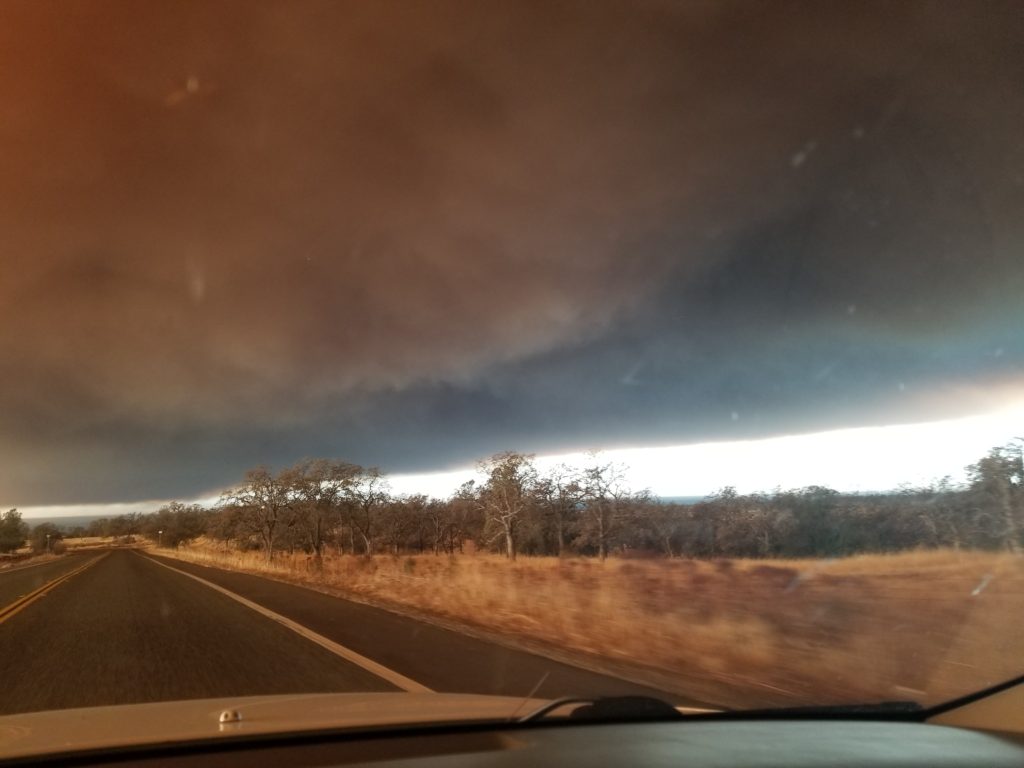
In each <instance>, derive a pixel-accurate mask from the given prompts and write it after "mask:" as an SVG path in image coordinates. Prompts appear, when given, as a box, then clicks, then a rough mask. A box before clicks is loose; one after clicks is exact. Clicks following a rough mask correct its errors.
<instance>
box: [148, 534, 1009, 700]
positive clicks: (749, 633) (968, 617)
mask: <svg viewBox="0 0 1024 768" xmlns="http://www.w3.org/2000/svg"><path fill="white" fill-rule="evenodd" d="M162 553H166V554H170V555H174V556H176V557H179V558H181V559H183V560H188V561H192V562H197V563H202V564H207V565H217V566H220V567H227V568H232V569H238V570H246V571H251V572H258V573H264V574H267V575H271V576H273V577H276V578H280V579H284V580H288V581H293V582H300V583H305V584H308V585H310V586H313V587H315V588H318V589H322V590H326V591H329V592H335V593H339V594H345V595H349V596H353V597H356V598H357V599H364V600H369V601H371V602H376V603H378V604H385V605H387V606H390V607H392V608H395V609H397V610H401V611H407V612H411V613H415V614H419V615H426V616H430V617H435V618H436V619H440V620H442V621H446V622H454V623H457V624H461V625H463V626H466V627H469V628H471V629H472V630H473V631H482V632H485V633H494V634H499V635H501V636H502V637H504V638H506V640H512V641H513V642H515V643H516V644H525V645H526V646H527V647H532V648H535V649H537V648H540V649H547V650H548V651H550V652H552V653H554V654H555V655H556V656H561V657H562V658H565V657H566V656H567V655H569V656H572V657H573V658H575V659H578V660H580V661H582V662H583V663H585V664H587V665H589V666H593V667H595V668H598V669H601V668H604V669H608V670H610V671H615V672H618V673H619V674H622V675H626V676H629V677H631V678H633V679H635V680H638V681H641V682H648V683H651V684H654V685H658V686H660V687H662V688H663V689H671V690H675V691H678V692H680V693H683V694H689V695H692V696H695V697H698V698H701V699H703V700H706V701H709V702H713V703H715V704H718V705H721V706H734V707H751V706H771V705H780V704H798V703H811V702H814V703H839V702H854V701H880V700H906V699H914V700H917V701H921V702H922V703H936V702H939V701H943V700H946V699H949V698H952V697H955V696H958V695H962V694H964V693H967V692H969V691H972V690H976V689H979V688H982V687H985V686H987V685H991V684H994V683H996V682H999V681H1001V680H1004V679H1007V678H1010V677H1013V676H1016V675H1019V674H1021V672H1022V671H1024V669H1022V668H1024V633H1022V632H1020V631H1019V624H1020V617H1021V616H1022V615H1024V559H1022V558H1021V557H1018V556H1013V555H1010V554H998V553H981V552H955V551H921V552H909V553H903V554H895V555H862V556H857V557H850V558H845V559H837V560H822V561H815V560H762V561H758V560H718V561H694V560H625V559H609V560H608V561H606V562H603V563H602V562H600V561H597V560H591V559H582V558H579V559H578V558H572V559H561V560H560V559H558V558H531V557H523V558H520V559H519V560H518V561H517V562H514V563H510V562H508V561H506V560H505V559H503V558H501V557H499V556H494V555H461V556H456V557H452V558H449V557H446V556H441V557H435V556H432V555H418V556H412V557H406V556H401V557H392V556H376V557H374V558H372V559H368V558H363V557H351V556H344V557H328V558H326V559H325V562H324V567H323V571H322V572H318V571H317V570H316V569H315V568H313V564H312V562H311V560H310V559H309V558H308V557H306V556H305V555H292V556H289V555H287V554H283V555H281V556H279V557H278V558H276V559H275V562H274V563H273V564H268V563H267V562H266V561H265V559H264V558H263V556H262V555H260V554H259V553H240V552H234V551H227V550H224V549H218V548H217V547H215V546H212V545H207V544H204V543H202V542H200V543H198V544H195V545H193V546H191V547H188V548H182V549H180V550H178V551H176V552H174V551H171V550H162Z"/></svg>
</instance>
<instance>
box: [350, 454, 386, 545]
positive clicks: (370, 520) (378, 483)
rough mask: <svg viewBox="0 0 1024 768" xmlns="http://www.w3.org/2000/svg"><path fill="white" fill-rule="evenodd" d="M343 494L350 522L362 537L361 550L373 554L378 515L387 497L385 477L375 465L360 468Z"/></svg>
mask: <svg viewBox="0 0 1024 768" xmlns="http://www.w3.org/2000/svg"><path fill="white" fill-rule="evenodd" d="M343 495H344V497H345V499H346V500H347V501H348V504H349V508H350V509H349V513H350V524H351V525H352V529H353V531H358V532H359V535H360V536H361V537H362V539H363V552H364V554H366V556H367V557H369V556H370V555H372V554H373V545H374V537H375V536H376V534H377V526H378V522H379V521H378V517H379V515H380V511H381V509H382V507H383V506H384V504H386V503H387V501H388V498H389V493H388V483H387V478H386V477H385V476H384V473H383V472H381V471H380V470H379V469H377V468H376V467H370V468H369V469H361V470H360V471H359V473H358V474H357V475H356V476H355V477H354V478H353V480H352V482H351V483H349V484H348V485H346V486H345V488H344V489H343Z"/></svg>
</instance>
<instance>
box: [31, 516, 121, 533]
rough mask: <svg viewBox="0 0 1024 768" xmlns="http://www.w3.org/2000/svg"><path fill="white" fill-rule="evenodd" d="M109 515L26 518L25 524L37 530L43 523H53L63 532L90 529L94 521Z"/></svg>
mask: <svg viewBox="0 0 1024 768" xmlns="http://www.w3.org/2000/svg"><path fill="white" fill-rule="evenodd" d="M101 517H107V515H74V516H72V517H26V518H24V520H25V522H26V523H28V525H30V526H31V527H33V528H35V527H36V526H37V525H40V524H42V523H53V524H54V525H55V526H57V527H58V528H59V529H60V530H62V531H70V530H71V529H72V528H78V527H79V526H81V527H82V528H86V527H88V525H89V523H91V522H92V521H93V520H99V519H100V518H101Z"/></svg>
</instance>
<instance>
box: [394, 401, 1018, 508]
mask: <svg viewBox="0 0 1024 768" xmlns="http://www.w3.org/2000/svg"><path fill="white" fill-rule="evenodd" d="M1022 434H1024V404H1019V405H1015V406H1013V407H1010V408H1006V409H1001V410H999V411H996V412H993V413H989V414H984V415H979V416H968V417H964V418H958V419H946V420H942V421H932V422H923V423H917V424H905V425H894V426H884V427H855V428H849V429H837V430H829V431H826V432H814V433H810V434H803V435H789V436H782V437H768V438H761V439H757V440H737V441H730V442H709V443H695V444H691V445H678V446H666V447H659V448H617V449H611V450H605V451H601V452H600V461H602V462H608V461H612V462H617V463H621V464H624V465H625V467H626V482H627V484H628V485H629V486H630V487H632V488H634V489H636V490H640V489H643V488H646V489H648V490H650V491H651V493H653V494H654V495H656V496H662V497H671V496H707V495H709V494H711V493H714V492H715V491H717V490H719V489H721V488H724V487H725V486H729V485H731V486H733V487H735V488H736V490H737V491H738V492H739V493H757V492H762V491H771V490H773V489H775V488H784V489H786V488H803V487H806V486H809V485H823V486H826V487H829V488H834V489H836V490H838V491H841V492H844V493H864V492H872V491H890V490H895V489H897V488H899V487H900V486H901V485H905V484H909V485H912V486H919V485H927V484H930V483H932V482H934V481H936V480H940V479H942V478H943V477H946V476H949V477H950V478H951V479H952V480H953V482H963V481H964V480H966V477H967V473H966V467H967V465H968V464H973V463H974V462H976V461H977V460H978V459H980V458H981V457H982V456H983V455H984V454H985V453H986V452H987V451H988V450H989V449H990V448H993V447H995V446H997V445H1003V444H1005V443H1007V442H1009V441H1010V440H1012V439H1013V438H1015V437H1017V436H1019V435H1022ZM590 461H591V459H590V458H589V456H588V454H587V453H585V452H575V453H566V454H559V455H553V456H538V457H537V461H536V463H537V467H538V468H539V469H540V470H542V471H545V470H549V469H551V468H553V467H555V466H557V465H558V464H563V463H564V464H568V465H570V466H585V465H586V464H587V463H589V462H590ZM472 479H479V475H478V474H477V472H476V470H475V469H469V468H467V469H462V470H455V471H452V472H435V473H422V474H407V475H395V476H393V477H391V478H390V481H391V487H392V490H394V491H395V492H397V493H426V494H427V495H432V496H439V497H443V496H447V495H448V494H450V493H451V492H452V491H454V490H455V489H456V488H457V487H458V486H459V485H461V484H462V483H464V482H466V481H467V480H472Z"/></svg>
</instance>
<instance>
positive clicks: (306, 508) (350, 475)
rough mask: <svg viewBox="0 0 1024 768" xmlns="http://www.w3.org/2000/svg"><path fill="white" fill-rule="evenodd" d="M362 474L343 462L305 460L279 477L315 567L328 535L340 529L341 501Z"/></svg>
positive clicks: (321, 563)
mask: <svg viewBox="0 0 1024 768" xmlns="http://www.w3.org/2000/svg"><path fill="white" fill-rule="evenodd" d="M361 471H362V470H361V468H360V467H358V466H356V465H354V464H349V463H347V462H344V461H332V460H329V459H306V460H304V461H300V462H298V463H297V464H296V465H295V466H293V467H291V468H289V469H286V470H285V471H284V472H282V473H281V476H280V481H281V484H282V485H283V486H284V487H285V488H286V489H287V493H288V495H289V498H290V501H291V503H292V506H293V508H294V510H295V519H296V521H297V523H298V525H299V526H301V528H302V532H303V536H304V538H305V539H306V541H307V543H308V545H309V549H311V550H312V551H313V556H314V557H315V559H316V564H317V567H322V565H323V553H324V544H325V542H326V540H327V537H328V535H329V533H330V532H332V530H333V529H335V528H336V527H337V526H338V525H340V522H341V504H342V501H343V499H344V498H345V496H346V494H347V492H348V491H349V489H350V488H351V487H352V486H353V484H354V483H355V482H356V481H357V478H358V477H359V473H360V472H361Z"/></svg>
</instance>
